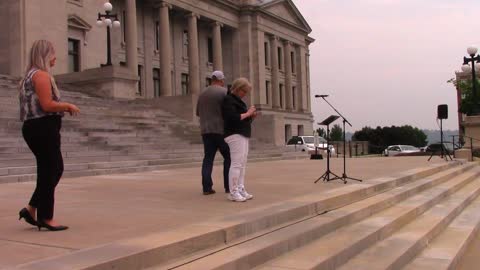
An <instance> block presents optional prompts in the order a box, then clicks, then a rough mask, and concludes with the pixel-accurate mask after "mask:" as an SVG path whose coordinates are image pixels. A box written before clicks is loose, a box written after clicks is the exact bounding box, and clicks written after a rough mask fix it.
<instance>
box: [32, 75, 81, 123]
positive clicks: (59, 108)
mask: <svg viewBox="0 0 480 270" xmlns="http://www.w3.org/2000/svg"><path fill="white" fill-rule="evenodd" d="M32 79H33V84H34V86H35V93H36V94H37V96H38V99H39V101H40V106H41V107H42V109H43V110H44V111H46V112H70V113H71V114H76V113H78V112H79V111H80V110H79V109H78V108H77V106H75V105H73V104H70V103H66V102H57V101H55V100H53V99H52V83H51V81H50V75H49V74H48V73H47V72H45V71H41V70H39V71H37V72H36V73H35V75H33V78H32Z"/></svg>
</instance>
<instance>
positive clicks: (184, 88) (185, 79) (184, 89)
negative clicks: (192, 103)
mask: <svg viewBox="0 0 480 270" xmlns="http://www.w3.org/2000/svg"><path fill="white" fill-rule="evenodd" d="M188 93H189V89H188V74H185V73H182V95H184V96H185V95H188Z"/></svg>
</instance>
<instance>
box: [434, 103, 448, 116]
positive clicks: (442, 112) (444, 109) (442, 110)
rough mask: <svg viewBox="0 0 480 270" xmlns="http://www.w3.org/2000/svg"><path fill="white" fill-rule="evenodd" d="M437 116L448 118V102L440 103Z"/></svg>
mask: <svg viewBox="0 0 480 270" xmlns="http://www.w3.org/2000/svg"><path fill="white" fill-rule="evenodd" d="M437 118H438V119H448V105H447V104H441V105H438V108H437Z"/></svg>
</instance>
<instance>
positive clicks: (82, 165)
mask: <svg viewBox="0 0 480 270" xmlns="http://www.w3.org/2000/svg"><path fill="white" fill-rule="evenodd" d="M18 83H19V81H18V79H17V78H13V77H9V76H4V75H0V183H8V182H20V181H30V180H34V179H35V171H36V167H35V159H34V157H33V155H32V154H31V152H30V150H29V149H28V147H27V145H26V144H25V142H24V141H23V138H22V136H21V126H22V123H21V122H20V121H19V120H18V117H19V113H18V98H17V95H18V92H17V85H18ZM60 88H61V89H62V99H63V100H65V101H70V102H73V103H75V104H77V105H78V106H79V107H80V108H81V111H82V112H81V114H80V116H79V117H69V116H66V117H65V118H64V121H63V129H62V151H63V157H64V161H65V174H64V175H65V176H67V177H74V176H86V175H97V174H111V173H128V172H138V171H146V170H158V169H165V168H176V167H188V166H198V165H200V164H201V160H202V158H203V146H202V144H201V136H200V130H199V127H198V125H195V124H193V123H190V122H188V121H186V120H182V119H180V118H179V117H176V116H175V115H173V114H171V113H169V112H166V111H164V110H162V109H161V108H158V106H155V104H154V103H151V102H146V101H144V100H135V101H119V100H112V99H104V98H98V97H92V96H89V95H87V94H84V93H81V92H82V89H79V88H77V87H74V86H71V85H60ZM218 156H220V154H218ZM249 158H250V161H263V160H278V159H290V158H292V159H295V158H306V155H302V154H298V153H294V152H287V150H286V149H285V148H283V147H275V146H273V145H269V144H265V143H261V142H257V141H255V140H253V141H252V147H251V154H250V155H249ZM219 160H221V158H220V159H219Z"/></svg>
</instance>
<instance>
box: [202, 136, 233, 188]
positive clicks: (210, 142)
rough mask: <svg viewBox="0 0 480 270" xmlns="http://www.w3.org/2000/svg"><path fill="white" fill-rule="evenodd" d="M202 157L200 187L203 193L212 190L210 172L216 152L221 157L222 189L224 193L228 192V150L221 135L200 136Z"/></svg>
mask: <svg viewBox="0 0 480 270" xmlns="http://www.w3.org/2000/svg"><path fill="white" fill-rule="evenodd" d="M202 140H203V149H204V153H205V155H204V157H203V164H202V186H203V191H204V192H206V191H210V190H212V186H213V181H212V170H213V161H214V159H215V154H216V153H217V150H220V154H222V156H223V187H224V188H225V191H228V192H229V191H230V189H229V187H228V171H229V170H230V163H231V161H230V148H228V144H227V143H226V142H225V140H224V139H223V135H221V134H202Z"/></svg>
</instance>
